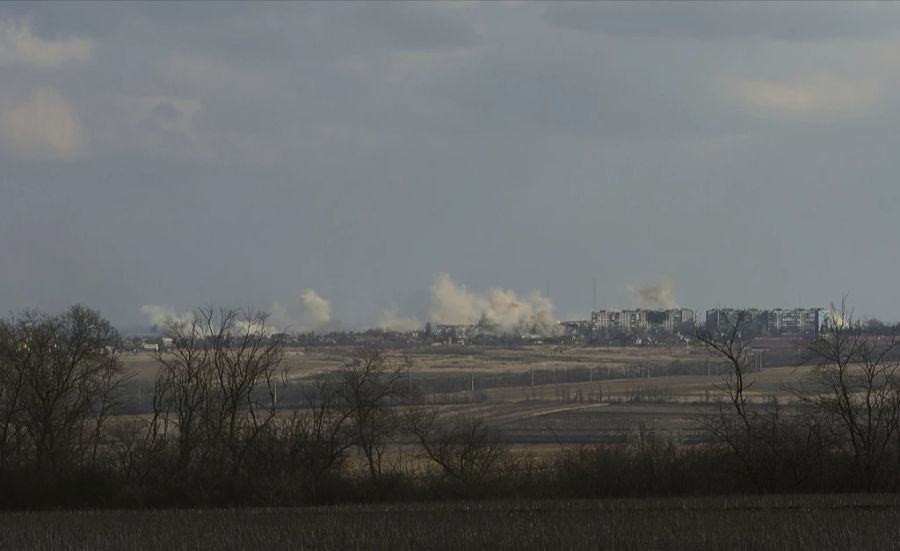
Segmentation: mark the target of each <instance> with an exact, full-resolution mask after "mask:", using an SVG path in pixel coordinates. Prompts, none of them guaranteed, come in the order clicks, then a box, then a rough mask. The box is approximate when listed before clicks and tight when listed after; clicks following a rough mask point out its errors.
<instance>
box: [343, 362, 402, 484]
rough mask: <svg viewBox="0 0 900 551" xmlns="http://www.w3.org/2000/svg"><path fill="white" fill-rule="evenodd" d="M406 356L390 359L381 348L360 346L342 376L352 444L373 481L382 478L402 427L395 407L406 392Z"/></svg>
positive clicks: (375, 482)
mask: <svg viewBox="0 0 900 551" xmlns="http://www.w3.org/2000/svg"><path fill="white" fill-rule="evenodd" d="M411 366H412V362H411V360H410V359H409V357H408V356H402V357H400V358H392V357H390V356H388V355H386V354H385V353H384V351H383V350H382V349H381V348H377V347H362V348H360V349H358V350H357V351H356V357H355V358H353V359H352V360H351V361H349V362H347V363H346V364H345V366H344V370H343V372H342V374H341V392H342V400H343V403H344V407H345V408H347V413H348V418H349V421H350V426H351V428H352V431H353V441H354V444H355V445H357V446H359V449H361V450H362V452H363V455H364V456H365V458H366V465H367V467H368V470H369V476H370V478H371V480H372V482H373V483H374V484H375V485H376V486H379V485H381V483H382V482H383V477H384V474H385V472H384V467H385V464H384V452H385V448H386V446H387V444H388V443H389V442H390V440H391V439H392V438H393V437H394V436H395V435H396V434H397V433H398V432H399V431H400V429H401V428H402V420H401V419H400V416H399V415H398V413H397V410H396V408H393V407H391V406H392V405H396V404H397V403H398V402H399V401H400V400H401V399H402V398H403V397H404V396H406V394H407V393H408V390H409V388H408V385H407V384H406V380H407V375H408V373H409V369H410V367H411Z"/></svg>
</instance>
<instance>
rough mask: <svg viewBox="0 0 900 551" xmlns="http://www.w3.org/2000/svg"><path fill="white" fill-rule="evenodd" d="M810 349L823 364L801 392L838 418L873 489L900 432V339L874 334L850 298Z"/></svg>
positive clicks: (843, 436)
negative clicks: (855, 313) (859, 315)
mask: <svg viewBox="0 0 900 551" xmlns="http://www.w3.org/2000/svg"><path fill="white" fill-rule="evenodd" d="M809 350H810V352H811V353H812V356H813V357H814V358H815V359H816V361H817V362H818V363H817V366H816V368H815V370H814V371H813V373H812V377H813V380H812V384H811V385H809V386H807V387H805V388H804V390H803V392H802V393H799V396H800V397H801V398H802V399H804V400H805V401H807V402H808V403H811V404H814V405H815V406H817V407H818V408H819V409H820V410H821V411H822V412H824V413H825V414H827V415H829V416H830V417H831V418H832V419H834V420H835V421H836V426H837V427H838V428H839V429H840V430H839V432H838V437H839V438H840V439H841V441H842V442H843V443H844V445H845V446H846V447H847V448H848V449H849V451H850V452H851V453H852V455H853V460H854V466H855V471H856V473H857V476H858V477H859V482H860V483H861V484H862V486H863V487H864V488H866V489H873V488H874V487H875V485H876V484H877V483H878V481H879V477H880V475H882V474H884V472H885V470H886V469H887V468H888V463H889V459H890V456H891V454H892V452H894V451H895V450H894V448H895V444H898V440H897V439H898V436H900V433H898V431H900V377H898V375H900V372H898V369H900V361H898V355H900V340H898V338H897V335H896V334H887V335H885V334H880V335H873V334H870V333H868V332H867V331H866V330H865V327H864V326H863V324H862V323H860V322H859V321H858V320H856V319H855V318H854V315H853V311H852V309H851V308H849V307H848V306H847V303H846V297H845V298H844V299H842V300H841V303H840V304H839V305H837V306H836V305H834V304H832V305H831V311H830V312H829V314H828V317H827V318H826V320H825V324H824V327H823V329H822V332H821V334H820V336H819V337H818V338H817V339H815V340H814V341H812V342H811V343H810V344H809ZM891 467H892V468H894V467H895V465H891ZM895 482H896V481H895Z"/></svg>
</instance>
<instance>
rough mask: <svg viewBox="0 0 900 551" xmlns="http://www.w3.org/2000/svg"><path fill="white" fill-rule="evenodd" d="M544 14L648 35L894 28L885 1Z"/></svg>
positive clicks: (894, 17) (825, 34)
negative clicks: (852, 3)
mask: <svg viewBox="0 0 900 551" xmlns="http://www.w3.org/2000/svg"><path fill="white" fill-rule="evenodd" d="M546 16H547V19H548V20H549V21H551V22H553V24H555V25H558V26H560V27H562V28H569V29H575V30H581V31H596V32H603V33H609V34H613V35H625V36H629V35H636V36H643V37H648V38H652V39H660V38H662V39H664V38H666V37H685V38H694V39H698V40H736V39H743V38H759V39H776V40H785V41H824V40H829V39H846V38H869V37H871V36H873V35H875V34H886V33H892V32H896V31H897V23H898V21H900V9H898V8H897V6H896V5H892V4H891V3H890V2H874V3H868V2H866V3H862V2H861V3H856V5H851V4H849V3H842V2H773V3H766V4H763V5H760V4H758V3H754V2H602V3H587V2H554V3H553V4H551V5H549V6H548V8H547V12H546Z"/></svg>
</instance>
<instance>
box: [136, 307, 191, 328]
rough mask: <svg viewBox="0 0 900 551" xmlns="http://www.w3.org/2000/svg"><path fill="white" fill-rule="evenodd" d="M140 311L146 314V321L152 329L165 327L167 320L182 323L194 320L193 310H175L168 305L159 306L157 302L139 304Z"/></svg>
mask: <svg viewBox="0 0 900 551" xmlns="http://www.w3.org/2000/svg"><path fill="white" fill-rule="evenodd" d="M141 313H142V314H144V315H145V316H147V321H149V322H150V324H151V325H152V326H153V328H154V329H157V330H161V329H165V327H166V326H167V325H168V323H169V322H171V321H175V322H180V323H184V324H190V323H191V322H192V321H194V313H193V312H177V311H175V309H174V308H171V307H169V306H160V305H158V304H145V305H143V306H141Z"/></svg>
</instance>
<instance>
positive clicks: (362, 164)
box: [0, 3, 900, 327]
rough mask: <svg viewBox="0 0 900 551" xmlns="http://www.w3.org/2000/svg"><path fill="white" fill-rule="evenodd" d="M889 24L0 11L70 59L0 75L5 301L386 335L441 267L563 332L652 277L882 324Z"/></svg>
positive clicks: (424, 311) (753, 16)
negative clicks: (305, 295)
mask: <svg viewBox="0 0 900 551" xmlns="http://www.w3.org/2000/svg"><path fill="white" fill-rule="evenodd" d="M779 6H780V5H779ZM895 11H896V8H894V7H893V6H886V7H885V6H869V5H865V6H859V7H857V6H856V5H855V4H841V5H837V6H835V7H832V6H831V5H816V6H813V7H812V8H810V9H803V8H797V7H795V5H788V6H786V7H773V6H772V5H763V6H758V7H757V6H756V5H742V6H738V7H734V8H732V7H727V6H724V5H706V4H693V3H691V4H680V5H676V6H671V5H669V4H661V3H653V4H646V5H643V4H641V5H635V6H631V5H610V6H608V5H606V4H602V5H596V4H592V5H587V6H581V5H558V4H536V3H511V4H501V3H485V4H470V3H462V4H443V3H441V4H436V3H421V4H411V3H398V4H370V3H352V4H339V5H333V4H330V3H302V4H287V5H284V4H253V5H252V7H251V6H250V5H247V4H216V5H211V4H201V3H197V4H156V3H149V4H144V3H120V4H82V5H78V6H77V7H70V6H69V5H67V4H43V3H39V4H34V3H26V4H9V3H6V4H0V21H3V22H4V23H5V24H7V25H9V22H11V21H12V22H15V25H19V26H20V27H21V25H27V28H28V29H29V31H28V32H29V33H30V35H29V36H30V38H29V40H31V41H33V42H34V43H36V44H41V45H44V46H46V45H48V44H49V45H51V46H52V45H55V44H70V43H73V41H75V42H74V43H84V44H88V43H89V44H90V53H89V56H88V57H85V56H84V55H81V54H79V55H76V56H74V57H73V56H72V54H69V53H66V54H63V55H62V57H63V58H65V57H66V56H69V57H68V58H67V59H62V60H61V61H60V62H59V64H58V65H55V62H54V63H51V64H48V63H47V62H42V63H34V62H20V61H15V62H7V63H0V98H2V99H0V136H2V138H0V165H2V166H3V167H4V170H3V173H2V174H0V194H2V197H3V200H2V201H0V255H2V257H3V258H4V259H12V260H10V261H6V260H5V261H4V263H3V273H2V277H0V310H9V309H18V308H23V307H42V308H57V307H61V306H63V305H65V304H66V303H69V302H74V301H84V302H88V303H90V304H92V305H94V306H96V307H98V308H101V309H102V310H103V311H104V312H106V313H108V314H109V315H110V317H112V319H113V320H114V321H116V322H117V323H122V324H136V323H146V319H147V318H146V316H145V315H143V314H142V313H141V312H140V307H141V306H142V305H153V304H158V305H170V307H171V309H172V311H175V312H184V311H189V310H190V309H191V308H192V307H194V306H196V305H200V304H208V303H210V302H217V303H225V304H236V303H243V304H249V305H255V306H257V307H261V308H269V307H270V306H271V305H273V304H286V305H287V306H283V307H278V308H277V309H278V310H279V312H277V314H278V316H277V317H279V318H283V320H284V322H285V323H286V324H287V323H288V322H290V319H291V317H292V316H291V315H290V310H291V309H294V310H296V313H297V315H298V316H299V315H300V313H301V312H300V303H299V299H298V297H297V287H296V284H297V282H303V285H304V286H309V287H311V288H314V289H315V290H316V291H317V293H319V294H320V295H321V296H323V297H328V299H329V300H330V303H331V304H330V306H331V318H332V319H340V320H342V321H345V322H346V323H348V324H350V325H351V326H356V327H359V326H372V325H377V324H379V323H382V324H383V325H388V324H390V325H396V326H400V325H403V324H405V325H411V324H412V321H413V320H421V321H424V320H426V319H429V311H430V308H431V298H430V287H429V283H428V282H431V281H434V279H435V277H436V276H437V275H438V274H441V273H445V272H446V273H452V274H453V277H454V279H455V280H457V281H464V282H465V283H466V285H467V288H469V289H470V290H471V292H472V293H474V294H476V295H478V296H489V295H490V289H491V288H492V286H498V287H501V288H503V289H508V290H509V291H511V292H515V293H516V296H518V297H527V296H528V292H529V291H530V290H532V289H535V288H543V286H544V282H545V281H546V280H547V279H549V280H550V281H551V286H552V289H553V296H552V301H553V304H554V306H556V308H557V311H558V312H585V311H587V310H588V309H589V305H590V303H591V302H592V296H591V291H592V289H591V287H592V286H591V282H592V280H593V278H597V280H598V283H599V289H598V295H599V300H600V304H601V306H603V305H606V306H615V305H620V306H627V305H629V304H630V303H631V297H630V293H629V290H628V285H629V283H630V282H633V281H650V280H652V279H653V278H654V277H656V276H657V275H658V274H661V273H666V274H669V275H671V277H672V279H673V280H674V281H677V282H678V284H679V287H678V302H679V304H682V305H684V306H687V307H693V308H703V307H704V306H706V305H714V304H718V303H729V304H738V303H741V304H760V305H778V304H788V305H791V304H796V303H797V302H803V303H807V304H810V303H816V304H826V303H827V302H828V301H829V300H831V299H833V298H834V297H835V296H838V295H840V294H841V293H843V292H845V291H848V290H849V291H851V292H852V293H853V294H852V297H853V299H854V302H855V303H856V304H857V306H858V311H860V312H861V313H865V314H867V315H877V316H880V317H887V318H891V317H894V318H896V317H900V315H898V314H896V313H895V312H896V311H897V310H900V305H898V304H892V303H891V302H890V300H887V299H885V297H890V296H893V295H892V289H893V281H892V279H891V278H892V274H893V273H895V272H896V271H897V270H898V269H900V261H898V260H897V259H896V258H894V256H895V255H890V254H878V253H877V252H871V251H879V250H880V251H889V250H893V248H894V244H893V242H892V241H891V239H892V236H893V234H894V233H896V231H895V230H896V219H897V214H898V212H900V211H898V207H897V205H898V204H900V203H898V202H897V192H896V182H895V180H896V177H895V175H896V172H897V166H896V161H895V159H896V153H895V151H896V148H897V145H898V144H897V137H896V127H897V124H898V123H900V102H898V99H900V94H898V90H897V83H898V82H900V80H898V78H897V76H898V75H897V74H896V73H897V71H895V70H894V69H893V67H895V66H897V65H896V63H895V61H896V59H895V56H896V54H894V53H893V52H897V51H900V39H898V37H897V35H896V30H897V25H896V16H895V15H893V13H894V12H895ZM738 16H739V17H738ZM20 27H17V28H20ZM574 27H578V28H577V29H576V28H574ZM586 31H591V32H586ZM50 50H52V51H54V52H57V51H58V50H54V49H53V48H52V47H51V48H50ZM16 51H18V50H16ZM66 51H67V52H68V51H69V50H66ZM74 51H78V49H77V48H75V50H74ZM17 55H18V54H17ZM56 56H57V57H60V55H59V54H56ZM20 57H21V56H20ZM25 57H26V58H27V56H25ZM51 57H52V56H51ZM39 59H44V58H39ZM41 98H42V99H41ZM38 100H40V101H38ZM28 106H30V108H28ZM51 107H53V108H51ZM10 113H14V114H15V113H18V115H17V116H15V115H9V114H10ZM65 113H69V114H70V115H71V116H70V117H68V120H69V121H70V123H71V124H69V125H68V128H69V130H66V131H64V129H65V128H66V125H65V124H63V125H59V124H56V123H54V122H53V121H64V120H66V119H67V117H66V116H65V115H64V114H65ZM4 114H5V115H4ZM3 121H5V122H3ZM10 121H12V122H10ZM41 121H50V122H48V123H47V124H46V125H42V124H29V123H32V122H41ZM72 121H75V122H72ZM22 126H24V127H25V128H27V129H28V132H29V133H31V134H30V135H29V134H28V133H23V132H21V131H20V130H15V128H17V127H22ZM11 128H12V129H13V130H12V131H11V130H10V129H11ZM41 129H43V130H45V131H42V130H41ZM20 142H21V143H20ZM23 144H26V145H23ZM859 243H865V244H866V246H865V247H860V246H858V244H859ZM838 252H839V254H838ZM836 257H839V258H842V259H845V260H846V262H841V263H837V264H835V262H834V258H836ZM859 266H865V267H866V269H865V270H864V271H862V270H860V269H859V268H858V267H859ZM290 297H293V298H290ZM279 301H281V302H279ZM393 305H397V307H396V308H395V307H394V306H393ZM301 321H303V320H301ZM388 322H390V323H388ZM400 322H403V323H402V324H401V323H400Z"/></svg>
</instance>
